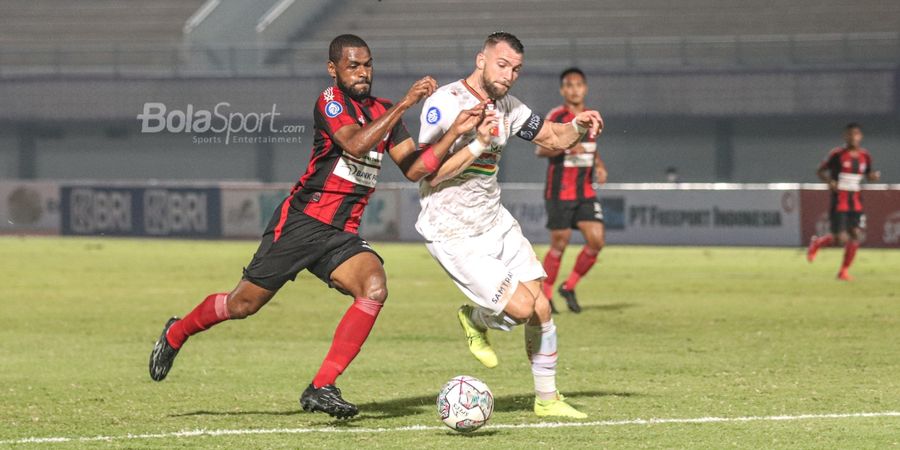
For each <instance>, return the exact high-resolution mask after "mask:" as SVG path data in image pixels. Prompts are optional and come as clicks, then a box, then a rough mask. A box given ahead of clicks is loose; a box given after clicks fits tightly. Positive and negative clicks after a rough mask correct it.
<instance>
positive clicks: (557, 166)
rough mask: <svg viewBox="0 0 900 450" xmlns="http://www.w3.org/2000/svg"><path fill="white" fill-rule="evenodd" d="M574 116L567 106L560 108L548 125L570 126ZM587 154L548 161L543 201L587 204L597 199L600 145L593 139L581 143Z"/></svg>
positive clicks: (548, 114)
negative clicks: (566, 123) (595, 185)
mask: <svg viewBox="0 0 900 450" xmlns="http://www.w3.org/2000/svg"><path fill="white" fill-rule="evenodd" d="M573 119H575V114H573V113H572V111H569V110H568V109H567V108H566V107H565V105H560V106H557V107H556V108H553V109H551V110H550V112H549V113H547V119H546V120H547V121H550V122H559V123H565V122H571V121H572V120H573ZM581 145H582V146H583V147H584V150H585V152H584V153H580V154H577V155H570V154H565V153H563V154H561V155H559V156H554V157H552V158H548V160H549V161H548V164H547V184H546V186H545V188H544V198H545V199H547V200H584V199H593V198H595V197H596V196H597V194H596V193H595V192H594V186H593V184H594V165H595V162H596V160H595V158H596V156H597V143H596V140H595V139H594V138H591V137H589V136H585V137H584V139H583V140H582V141H581Z"/></svg>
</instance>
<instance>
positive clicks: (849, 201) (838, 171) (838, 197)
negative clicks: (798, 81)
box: [806, 123, 881, 281]
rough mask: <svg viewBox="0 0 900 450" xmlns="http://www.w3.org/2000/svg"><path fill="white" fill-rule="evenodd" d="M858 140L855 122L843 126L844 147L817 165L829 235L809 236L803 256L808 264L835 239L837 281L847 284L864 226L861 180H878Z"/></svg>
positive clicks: (867, 154) (859, 133) (859, 131)
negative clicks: (827, 196)
mask: <svg viewBox="0 0 900 450" xmlns="http://www.w3.org/2000/svg"><path fill="white" fill-rule="evenodd" d="M862 139H863V133H862V127H861V126H860V125H859V124H858V123H851V124H849V125H847V126H846V127H844V146H843V147H838V148H836V149H834V150H832V151H831V153H829V154H828V157H827V158H825V160H824V161H822V164H821V165H819V172H818V175H819V178H821V179H822V181H824V182H826V183H828V187H829V189H831V211H830V215H829V220H830V221H831V233H829V234H826V235H825V236H813V237H812V238H811V239H810V242H809V249H808V251H807V253H806V257H807V259H808V260H809V262H813V260H814V259H815V258H816V253H818V251H819V248H821V247H823V246H829V245H832V244H833V243H835V240H837V244H838V245H844V260H843V262H842V263H841V270H840V272H838V279H840V280H847V281H849V280H851V279H852V277H851V276H850V274H849V273H848V270H849V269H850V264H852V263H853V258H854V257H855V256H856V250H857V249H858V248H859V239H860V233H861V231H862V230H863V229H865V227H866V216H865V214H864V213H863V204H862V193H861V192H860V186H861V185H862V182H863V180H864V179H865V180H866V181H878V179H879V178H880V177H881V173H880V172H878V171H873V170H872V157H871V156H869V152H868V151H867V150H866V149H864V148H862V147H860V146H859V145H860V144H861V143H862Z"/></svg>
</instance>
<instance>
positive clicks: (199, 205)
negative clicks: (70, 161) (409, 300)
mask: <svg viewBox="0 0 900 450" xmlns="http://www.w3.org/2000/svg"><path fill="white" fill-rule="evenodd" d="M289 188H290V186H289V185H284V184H264V183H229V182H218V183H143V184H139V183H134V182H104V181H79V182H71V183H66V182H62V183H60V182H43V181H21V182H15V181H4V182H0V221H2V222H0V223H2V225H0V233H2V234H23V235H27V234H59V235H64V236H132V237H174V238H203V239H220V238H229V239H254V238H257V237H258V236H259V235H260V234H261V232H262V230H263V228H264V226H265V224H266V223H267V222H268V220H269V219H270V217H271V213H272V211H274V210H275V209H276V207H277V205H278V204H279V203H280V202H281V201H282V200H283V198H284V196H285V195H286V193H287V191H288V190H289ZM865 197H866V198H865V201H866V205H867V211H868V212H867V215H868V221H867V222H868V226H867V238H866V242H865V245H866V246H870V247H893V248H900V185H870V186H868V187H867V189H866V193H865ZM600 200H601V202H602V203H603V211H604V216H605V222H606V227H607V230H608V233H607V235H608V236H607V240H608V242H609V243H611V244H613V245H616V244H648V245H752V246H788V247H790V246H802V245H804V244H805V240H806V239H807V238H808V237H809V236H810V235H812V234H814V233H823V232H825V231H826V230H827V208H828V191H827V190H826V189H825V187H824V185H800V184H769V185H767V184H744V185H739V184H722V183H715V184H670V183H660V184H613V185H609V186H606V187H604V189H602V191H601V194H600ZM503 202H504V205H505V206H506V207H507V208H508V209H509V210H510V212H511V213H512V214H513V215H514V216H515V217H516V218H517V219H518V220H519V222H520V224H521V225H522V229H523V231H524V232H525V235H526V236H528V238H529V239H531V240H532V241H533V242H535V243H546V242H547V237H548V236H547V232H546V230H545V229H544V222H545V220H546V217H545V213H544V205H543V198H542V186H541V185H539V184H530V183H521V184H518V183H507V184H505V185H504V188H503ZM418 212H419V202H418V194H417V189H416V188H415V186H412V185H410V184H395V183H384V184H382V185H380V186H379V189H378V191H376V194H375V195H374V196H373V197H372V198H371V201H370V204H369V206H368V208H367V210H366V214H365V216H364V217H363V224H362V227H361V229H362V234H363V235H365V236H366V237H367V238H368V239H371V240H374V241H409V242H418V241H421V238H420V236H419V235H418V233H416V231H415V228H414V224H415V220H416V216H417V215H418Z"/></svg>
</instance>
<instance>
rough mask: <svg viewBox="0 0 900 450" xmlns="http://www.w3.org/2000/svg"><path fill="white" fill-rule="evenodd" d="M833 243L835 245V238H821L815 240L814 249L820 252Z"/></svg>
mask: <svg viewBox="0 0 900 450" xmlns="http://www.w3.org/2000/svg"><path fill="white" fill-rule="evenodd" d="M832 243H834V236H833V235H830V234H826V235H825V236H820V237H818V238H816V239H814V240H813V249H814V250H818V249H820V248H822V247H828V246H829V245H831V244H832Z"/></svg>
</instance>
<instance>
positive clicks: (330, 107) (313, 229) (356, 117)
mask: <svg viewBox="0 0 900 450" xmlns="http://www.w3.org/2000/svg"><path fill="white" fill-rule="evenodd" d="M328 72H329V74H330V75H331V77H332V78H333V79H334V81H335V84H334V86H331V87H329V88H327V89H325V91H324V92H323V93H322V94H321V95H320V96H319V98H318V100H317V101H316V106H315V112H314V115H315V142H314V144H313V152H312V156H311V158H310V161H309V165H308V167H307V169H306V172H305V173H304V174H303V176H302V177H301V178H300V180H299V181H298V182H297V183H296V185H294V187H293V189H292V190H291V193H290V195H289V196H288V197H287V198H286V199H285V201H284V202H283V203H282V205H281V206H280V207H279V208H278V209H277V210H276V211H275V213H274V215H273V217H272V220H271V221H270V223H269V225H268V227H267V228H266V231H265V233H264V234H263V237H262V242H261V243H260V245H259V249H258V250H257V251H256V254H255V255H254V256H253V259H252V260H251V261H250V264H248V265H247V267H246V268H245V269H244V274H243V278H242V279H241V281H240V282H239V283H238V285H237V287H236V288H234V290H232V291H231V292H229V293H217V294H211V295H209V296H208V297H206V299H205V300H203V302H201V303H200V304H199V305H198V306H197V307H196V308H194V310H193V311H191V312H190V313H188V315H187V316H185V317H184V318H183V319H178V318H176V317H173V318H172V319H170V320H169V321H168V322H167V323H166V326H165V328H164V329H163V332H162V334H161V335H160V337H159V340H158V341H157V343H156V346H155V347H154V349H153V352H152V353H151V355H150V376H151V377H152V378H153V379H154V380H156V381H161V380H163V379H164V378H165V377H166V375H167V373H168V372H169V369H170V368H171V367H172V363H173V361H174V359H175V356H176V355H177V354H178V351H179V349H181V347H182V345H184V343H185V341H186V340H187V339H188V337H189V336H191V335H193V334H196V333H199V332H201V331H203V330H206V329H208V328H210V327H212V326H213V325H215V324H217V323H219V322H222V321H225V320H229V319H243V318H245V317H247V316H250V315H252V314H254V313H256V312H257V311H258V310H259V309H260V308H262V306H263V305H265V304H266V302H268V301H269V300H270V299H271V298H272V297H273V296H274V295H275V293H276V292H277V291H278V290H279V289H280V288H281V287H282V286H283V285H284V284H285V283H286V282H287V281H289V280H294V279H295V278H296V276H297V273H298V272H300V271H301V270H304V269H307V270H309V271H310V272H312V273H314V274H315V275H316V276H318V277H319V278H320V279H322V280H323V281H324V282H326V283H328V285H329V286H331V287H334V288H336V289H338V290H339V291H340V292H342V293H345V294H348V295H352V296H353V298H354V301H353V304H352V306H351V307H350V308H349V309H348V310H347V312H346V314H345V315H344V317H343V319H341V321H340V323H339V324H338V326H337V330H336V331H335V333H334V340H333V342H332V344H331V349H330V350H329V351H328V355H327V356H326V357H325V361H324V362H323V363H322V366H321V368H320V369H319V371H318V373H317V374H316V376H315V378H313V381H312V383H311V384H310V385H309V387H307V388H306V390H305V391H304V392H303V395H302V396H301V397H300V404H301V406H302V407H303V409H304V410H307V411H322V412H325V413H328V414H330V415H331V416H334V417H341V418H344V417H352V416H354V415H356V414H357V412H358V411H357V408H356V406H355V405H353V404H351V403H349V402H347V401H345V400H344V399H343V398H342V397H341V392H340V390H338V389H337V388H336V387H335V386H334V382H335V379H336V378H337V377H338V375H340V374H341V373H342V372H343V371H344V369H346V368H347V366H348V365H349V364H350V362H351V361H352V360H353V358H354V357H355V356H356V355H357V353H359V350H360V347H361V346H362V345H363V342H365V340H366V338H367V337H368V335H369V332H370V331H371V329H372V326H373V325H374V323H375V318H376V317H377V316H378V313H379V311H380V310H381V307H382V305H383V303H384V301H385V299H386V298H387V288H386V279H385V273H384V268H383V267H382V260H381V258H380V257H379V256H378V255H377V254H376V253H375V251H374V250H373V249H372V247H370V246H369V244H368V243H366V241H364V240H363V239H362V238H360V237H359V236H358V235H357V229H358V227H359V222H360V218H361V216H362V214H363V209H364V208H365V206H366V203H367V202H368V199H369V196H370V195H371V194H372V192H373V191H374V187H375V181H376V178H377V176H378V173H379V170H380V167H381V159H382V156H383V155H384V154H385V153H388V154H389V155H390V157H391V158H392V159H393V160H394V161H395V162H396V163H397V164H398V165H399V166H400V168H401V169H402V170H403V172H404V173H405V174H406V176H407V177H408V178H409V179H411V180H418V179H420V178H422V177H424V176H426V175H428V174H430V173H431V172H432V171H433V170H434V167H433V166H434V160H438V161H439V160H440V159H441V158H443V156H445V155H444V154H433V153H430V154H428V156H429V157H430V160H428V159H426V158H423V157H420V156H424V155H425V154H426V153H425V152H418V151H416V150H415V145H414V143H413V141H412V139H411V138H410V137H409V134H408V133H407V131H406V128H405V127H404V125H403V122H402V121H401V117H402V115H403V113H404V112H405V111H406V110H407V109H409V108H410V107H411V106H413V105H415V104H416V103H418V102H419V101H420V100H422V99H423V98H425V97H428V96H429V95H431V94H432V93H433V92H434V90H435V89H436V88H437V83H436V82H435V80H433V79H432V78H431V77H425V78H422V79H421V80H419V81H417V82H416V83H415V84H413V86H412V87H411V88H410V90H409V92H407V94H406V96H405V97H403V99H402V100H401V101H400V102H399V103H398V104H397V105H393V106H392V105H391V103H390V102H389V101H387V100H384V99H380V98H376V97H372V96H371V95H370V89H371V84H372V57H371V55H370V52H369V48H368V46H367V45H366V43H365V41H363V40H362V39H360V38H359V37H357V36H353V35H341V36H338V37H337V38H335V39H334V40H333V41H332V42H331V45H330V48H329V62H328ZM473 114H475V116H476V117H475V119H474V120H475V121H476V122H477V119H479V118H480V117H478V115H480V113H478V112H476V113H473ZM463 115H464V114H460V117H462V116H463ZM444 147H446V148H449V145H446V146H444ZM444 150H446V149H443V150H441V152H443V153H445V152H444Z"/></svg>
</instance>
